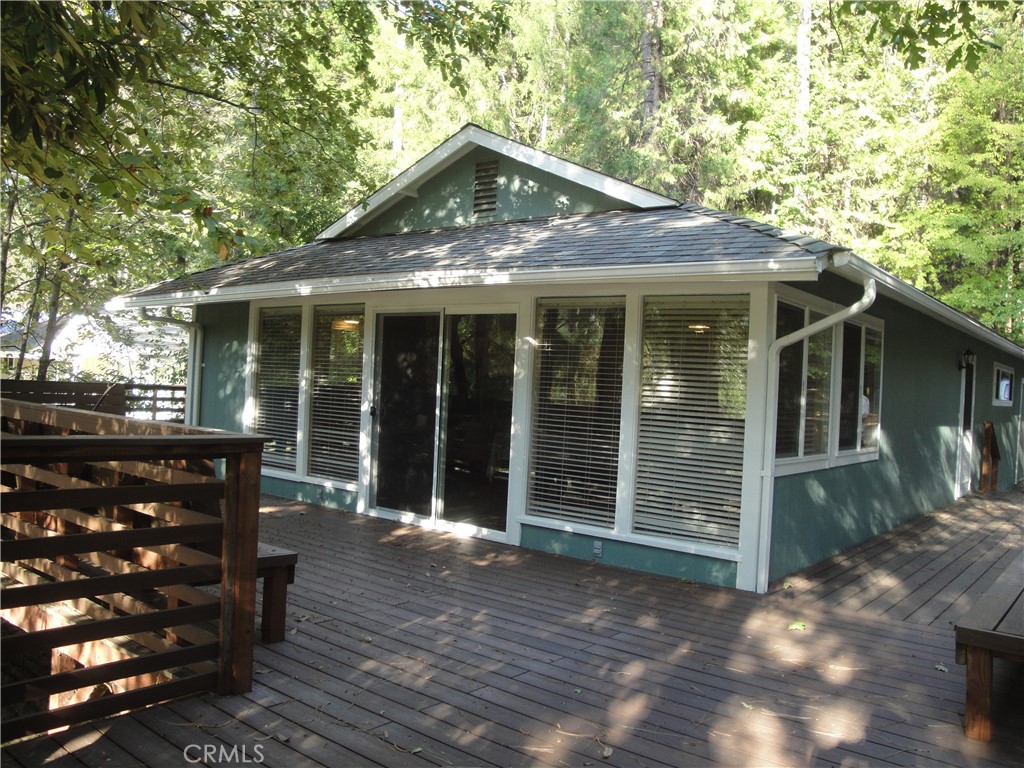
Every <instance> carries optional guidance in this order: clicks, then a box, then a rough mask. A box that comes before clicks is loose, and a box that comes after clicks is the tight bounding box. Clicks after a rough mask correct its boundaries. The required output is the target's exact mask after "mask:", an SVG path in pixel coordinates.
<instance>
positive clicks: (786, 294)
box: [770, 286, 885, 477]
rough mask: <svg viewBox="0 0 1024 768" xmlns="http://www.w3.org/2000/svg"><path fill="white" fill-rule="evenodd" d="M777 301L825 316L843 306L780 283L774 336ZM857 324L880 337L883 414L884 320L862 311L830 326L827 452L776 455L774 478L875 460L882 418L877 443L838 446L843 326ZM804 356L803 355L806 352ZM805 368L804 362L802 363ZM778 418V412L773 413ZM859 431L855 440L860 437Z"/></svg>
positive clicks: (880, 434) (776, 292)
mask: <svg viewBox="0 0 1024 768" xmlns="http://www.w3.org/2000/svg"><path fill="white" fill-rule="evenodd" d="M779 302H783V303H786V304H792V305H794V306H798V307H801V306H802V307H804V308H805V309H809V310H812V311H815V312H821V313H824V314H825V315H826V316H827V315H831V314H834V313H836V312H838V311H840V310H841V309H842V308H843V307H842V305H839V304H835V303H833V302H828V301H824V300H822V299H820V298H818V297H816V296H812V295H810V294H806V293H803V292H802V291H798V290H795V289H791V288H787V287H785V286H780V287H779V288H777V289H776V291H775V297H774V301H773V303H772V317H771V326H770V327H771V331H772V338H774V337H775V328H776V318H777V315H778V306H779ZM847 324H848V325H856V326H860V327H862V328H871V329H873V330H875V331H877V332H878V333H879V334H880V335H881V337H882V355H881V357H882V361H883V364H882V366H881V370H880V373H879V386H878V395H877V401H878V412H879V414H881V413H882V399H883V395H884V392H885V371H884V359H885V322H884V321H883V320H881V319H879V318H877V317H874V316H871V315H866V314H861V315H857V316H855V317H852V318H850V319H849V320H845V321H843V322H841V323H838V324H836V325H835V326H834V327H833V328H832V364H831V373H830V394H829V409H828V410H829V414H828V416H829V422H828V433H829V437H828V442H829V445H828V451H827V452H826V453H823V454H814V455H812V456H798V457H788V458H781V459H779V458H776V459H775V475H776V476H777V477H783V476H786V475H796V474H802V473H805V472H815V471H819V470H823V469H831V468H833V467H842V466H847V465H850V464H862V463H866V462H870V461H878V458H879V456H880V448H881V442H882V434H883V433H882V419H881V416H880V417H879V427H878V429H879V440H878V445H876V446H873V447H870V448H843V449H840V447H839V419H840V415H841V414H840V411H841V407H840V405H841V401H842V360H843V343H844V341H845V339H844V335H845V334H844V333H843V327H844V326H845V325H847ZM805 358H806V355H805ZM805 367H806V363H805ZM860 375H861V378H863V375H864V351H863V347H862V349H861V357H860ZM806 376H807V374H806V370H805V372H804V379H805V384H804V386H805V387H806ZM861 390H863V381H862V382H861ZM774 409H775V411H776V414H777V411H778V403H777V402H776V403H775V405H774ZM773 418H777V415H775V416H773ZM801 430H803V421H802V420H801ZM859 434H860V433H858V441H859V439H860V437H859Z"/></svg>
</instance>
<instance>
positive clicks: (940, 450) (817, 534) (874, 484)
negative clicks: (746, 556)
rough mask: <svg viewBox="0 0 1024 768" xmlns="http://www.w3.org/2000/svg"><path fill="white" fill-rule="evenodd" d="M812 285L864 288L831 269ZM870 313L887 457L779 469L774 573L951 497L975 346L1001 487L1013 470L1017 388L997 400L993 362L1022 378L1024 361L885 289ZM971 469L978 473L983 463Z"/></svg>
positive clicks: (979, 411) (845, 292)
mask: <svg viewBox="0 0 1024 768" xmlns="http://www.w3.org/2000/svg"><path fill="white" fill-rule="evenodd" d="M796 287H799V288H801V289H803V290H807V288H806V286H796ZM812 292H814V293H817V294H819V295H822V296H824V297H826V298H828V299H831V300H834V301H838V302H841V303H843V304H851V303H853V302H854V301H856V300H857V299H858V298H859V296H860V291H859V287H858V286H851V285H850V284H848V283H845V281H841V280H839V279H838V278H833V277H832V276H830V275H825V276H823V280H822V282H821V287H820V288H819V289H816V290H813V291H812ZM868 314H870V315H873V316H875V317H879V318H882V319H883V320H884V321H885V324H886V325H885V339H884V354H883V372H882V411H881V419H882V444H881V451H880V458H879V460H878V461H872V462H867V463H862V464H853V465H850V466H845V467H834V468H832V469H827V470H821V471H816V472H806V473H801V474H796V475H788V476H783V477H779V478H777V479H776V481H775V497H774V510H773V517H772V543H771V562H770V569H769V574H770V578H771V579H778V578H780V577H782V576H785V575H787V574H789V573H792V572H794V571H796V570H799V569H800V568H804V567H806V566H808V565H811V564H813V563H816V562H818V561H820V560H822V559H824V558H826V557H829V556H831V555H833V554H835V553H837V552H840V551H842V550H843V549H846V548H848V547H850V546H853V545H854V544H857V543H859V542H861V541H864V540H865V539H868V538H870V537H872V536H874V535H876V534H878V533H881V532H883V531H885V530H888V529H890V528H893V527H895V526H897V525H899V524H900V523H902V522H904V521H906V520H909V519H911V518H913V517H915V516H917V515H920V514H923V513H924V512H928V511H930V510H933V509H935V508H937V507H941V506H944V505H946V504H949V503H951V502H952V501H953V500H954V494H955V484H956V472H957V466H956V463H957V442H958V436H959V412H960V397H961V394H960V383H961V381H960V380H961V374H960V370H959V369H958V367H957V361H958V359H959V356H960V354H961V353H962V352H963V350H964V349H966V348H968V347H970V348H971V349H972V350H973V351H974V352H975V353H977V356H978V362H977V380H976V381H977V387H976V397H975V402H976V406H975V425H976V429H975V433H976V435H977V436H978V437H977V439H980V435H981V425H982V423H983V422H985V421H992V422H993V424H994V426H995V427H996V430H997V433H998V435H999V441H1000V446H1001V449H1002V452H1003V458H1004V464H1003V465H1002V466H1005V468H1006V470H1007V471H1006V472H1002V471H1001V472H1000V478H999V480H1000V488H1002V489H1006V488H1009V487H1010V486H1012V485H1013V483H1014V481H1015V480H1016V478H1015V477H1014V475H1015V474H1016V473H1015V471H1014V469H1013V465H1014V463H1015V460H1016V444H1015V443H1016V440H1017V434H1018V432H1017V429H1018V426H1017V425H1018V421H1019V416H1018V414H1019V408H1020V404H1019V403H1018V402H1017V401H1016V398H1017V397H1018V396H1019V393H1015V395H1014V397H1015V401H1014V406H1013V407H1012V408H998V407H993V406H992V392H993V388H994V377H993V364H994V363H995V362H999V363H1001V364H1004V365H1007V366H1008V367H1010V368H1013V369H1014V370H1015V376H1016V381H1018V382H1019V381H1020V376H1021V375H1024V364H1022V361H1021V360H1020V359H1019V358H1017V359H1016V360H1014V358H1012V357H1010V356H1009V355H1008V354H1005V353H1002V352H1000V351H999V350H997V349H994V348H992V347H989V346H987V345H984V344H982V343H980V342H979V341H978V340H977V339H973V338H970V337H968V336H967V335H966V334H964V333H962V332H960V331H957V330H954V329H952V328H950V327H949V326H947V325H944V324H942V323H939V322H937V321H933V320H931V319H929V318H927V317H925V316H924V315H921V314H920V313H917V312H914V311H911V310H909V309H907V308H906V307H903V306H902V305H900V304H897V303H896V302H893V301H890V300H888V299H885V298H879V299H878V300H877V301H876V302H875V304H874V306H872V308H871V309H870V310H869V311H868ZM1017 386H1019V385H1017ZM973 469H974V476H975V478H977V477H978V472H979V468H978V466H977V464H976V466H975V467H974V468H973Z"/></svg>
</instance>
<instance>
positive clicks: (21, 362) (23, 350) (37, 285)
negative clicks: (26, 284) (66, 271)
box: [14, 264, 44, 381]
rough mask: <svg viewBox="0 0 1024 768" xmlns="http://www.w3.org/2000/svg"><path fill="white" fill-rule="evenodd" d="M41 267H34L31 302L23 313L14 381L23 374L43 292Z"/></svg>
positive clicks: (42, 271)
mask: <svg viewBox="0 0 1024 768" xmlns="http://www.w3.org/2000/svg"><path fill="white" fill-rule="evenodd" d="M43 274H44V269H43V265H42V264H40V265H38V266H37V267H36V276H35V279H34V280H33V281H32V283H33V285H32V300H31V301H30V302H29V303H28V312H26V313H25V327H24V328H23V330H22V336H21V346H20V347H19V349H18V364H17V366H16V367H15V369H14V380H15V381H21V377H22V374H23V373H24V372H25V356H26V355H27V354H28V343H29V340H30V339H31V338H32V329H33V328H34V327H35V324H36V307H37V306H38V305H39V294H40V293H41V292H42V290H43Z"/></svg>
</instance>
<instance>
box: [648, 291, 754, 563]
mask: <svg viewBox="0 0 1024 768" xmlns="http://www.w3.org/2000/svg"><path fill="white" fill-rule="evenodd" d="M749 325H750V302H749V298H748V297H747V296H735V297H732V296H723V297H692V298H690V297H679V298H652V299H648V300H647V301H646V302H645V305H644V325H643V362H642V366H643V367H642V378H641V391H640V421H639V433H638V446H637V448H638V450H637V479H636V497H635V506H634V513H633V530H634V531H635V532H637V533H644V534H650V535H654V536H663V537H670V538H673V539H680V540H686V541H692V542H699V543H706V544H716V545H722V546H728V547H736V546H738V544H739V528H740V501H741V495H742V482H743V449H744V426H745V419H746V411H747V401H746V393H747V344H748V339H749Z"/></svg>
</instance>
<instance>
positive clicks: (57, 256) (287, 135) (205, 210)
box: [0, 0, 507, 357]
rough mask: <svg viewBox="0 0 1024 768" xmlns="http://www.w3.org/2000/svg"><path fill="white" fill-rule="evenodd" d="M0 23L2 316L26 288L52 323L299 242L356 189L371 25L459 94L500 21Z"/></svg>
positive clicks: (342, 10) (209, 5) (469, 16)
mask: <svg viewBox="0 0 1024 768" xmlns="http://www.w3.org/2000/svg"><path fill="white" fill-rule="evenodd" d="M0 14H2V19H0V21H2V34H3V57H2V62H0V63H2V66H0V76H2V77H0V79H2V109H0V116H2V138H3V170H4V174H3V179H2V182H0V183H2V189H3V192H4V195H5V198H6V199H5V202H16V204H11V205H5V206H4V211H5V214H6V218H5V220H4V227H3V231H4V244H3V260H2V266H3V276H2V279H0V311H2V312H3V314H4V316H5V318H6V317H9V316H11V312H10V311H9V310H10V309H11V307H12V303H13V304H17V305H18V310H19V313H24V312H26V311H28V310H30V309H32V302H31V301H30V300H29V299H30V295H35V293H37V292H38V291H29V290H28V286H30V285H34V284H37V283H38V284H39V286H40V288H42V289H45V288H46V287H49V288H50V289H52V291H51V292H50V293H49V296H50V297H51V299H52V298H53V297H54V296H56V297H57V298H56V301H53V300H51V301H48V302H47V306H48V307H49V308H50V310H51V311H50V312H49V313H48V314H49V321H50V322H49V323H46V326H47V327H48V328H51V327H52V328H56V327H57V326H58V324H59V322H60V318H61V317H62V316H65V315H66V314H67V313H68V312H71V311H76V310H78V309H82V308H83V307H84V306H92V307H95V306H96V305H98V304H101V303H102V302H103V300H104V299H105V298H106V297H107V296H108V295H110V293H111V292H113V291H114V290H124V289H125V288H127V287H130V286H132V285H136V284H138V283H140V282H152V281H153V280H155V279H161V278H162V277H165V276H168V275H170V274H181V273H183V272H187V271H190V270H193V269H196V268H201V267H202V266H205V265H206V264H208V263H209V262H208V259H207V257H206V256H204V253H211V252H212V253H213V254H215V255H216V256H219V257H220V258H222V259H226V258H237V257H241V256H245V255H247V254H248V253H250V252H253V251H266V250H269V249H273V248H279V247H283V246H286V245H289V244H293V243H295V242H296V241H301V240H304V239H308V238H309V237H311V236H312V234H313V233H315V232H316V231H318V229H319V228H320V227H322V226H323V224H324V222H325V221H328V220H330V218H331V217H333V216H336V215H337V213H338V211H339V210H343V208H344V206H346V205H351V204H353V203H354V202H355V201H356V200H358V198H359V196H361V195H365V194H366V193H367V191H369V189H372V187H368V186H367V184H366V180H365V178H363V177H361V176H360V175H359V167H360V166H359V164H358V163H357V161H356V154H357V151H358V149H359V147H360V146H361V144H362V143H363V142H364V140H365V138H366V137H365V136H364V135H363V134H362V133H361V132H360V131H359V130H358V129H357V127H356V125H355V123H354V120H353V119H352V118H353V114H354V112H355V111H356V110H357V109H358V108H359V106H360V104H361V103H362V101H363V100H364V98H365V96H366V94H367V93H368V92H369V91H370V90H371V89H372V87H373V81H372V78H371V77H370V75H369V72H368V68H369V63H370V61H371V60H372V58H373V53H374V51H373V45H374V40H375V37H374V36H375V34H376V30H377V28H378V26H379V24H380V20H381V18H391V19H392V20H393V22H394V23H395V24H396V25H397V26H398V27H399V28H400V29H402V30H403V31H404V32H405V34H406V35H407V36H408V37H409V39H410V40H412V41H415V42H416V43H417V44H418V45H420V46H421V50H422V51H423V55H424V56H425V57H426V59H427V60H429V61H432V62H434V63H435V65H436V66H437V67H438V69H439V70H440V71H441V72H442V73H443V75H444V76H445V77H446V79H447V82H449V83H452V84H455V85H456V86H459V85H461V84H462V78H461V69H462V63H463V62H464V61H466V60H468V59H469V58H470V57H473V56H484V55H486V54H487V52H488V50H489V48H490V47H491V46H492V45H493V44H494V41H495V40H496V38H497V36H498V35H500V34H501V32H502V31H503V30H504V29H505V28H506V24H507V19H506V16H505V9H504V6H502V5H500V4H491V3H487V2H481V3H469V2H461V1H459V0H456V1H455V2H427V1H426V0H387V1H386V2H385V1H383V0H382V2H378V3H376V4H373V5H370V4H363V3H348V2H344V1H343V0H332V1H331V2H324V3H304V2H281V3H263V2H238V3H222V2H218V1H214V0H207V1H202V0H196V1H194V2H154V3H140V2H117V3H114V2H109V1H106V0H103V1H100V0H95V1H89V2H77V1H72V0H68V1H67V2H60V3H51V2H39V1H38V0H29V1H28V2H19V3H4V4H2V5H0ZM268 199H272V200H274V201H275V205H274V206H268V205H267V204H266V201H267V200H268ZM19 201H20V202H19ZM15 262H17V263H15ZM33 265H36V266H35V267H33ZM9 273H10V275H11V278H10V279H9ZM15 273H17V279H14V274H15ZM32 274H41V276H42V277H41V281H42V282H39V281H36V282H35V283H33V282H32V281H31V278H29V277H27V276H28V275H32ZM72 274H74V276H75V279H74V280H68V279H66V278H67V277H68V276H69V275H72ZM44 284H45V285H44ZM19 286H20V287H23V288H24V289H25V290H21V291H18V290H16V289H17V288H18V287H19ZM12 299H13V302H12ZM38 306H39V305H38V304H37V305H36V307H38ZM22 316H23V315H22ZM24 317H25V322H26V323H28V324H33V323H35V322H37V318H36V317H35V316H34V315H31V313H30V315H29V316H24ZM44 357H46V353H45V351H44Z"/></svg>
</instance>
